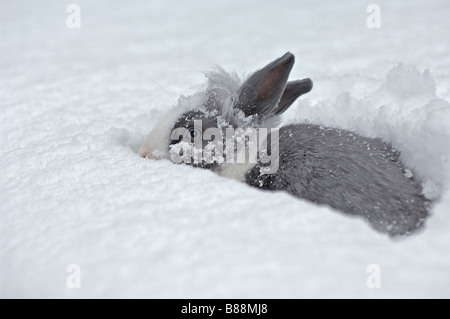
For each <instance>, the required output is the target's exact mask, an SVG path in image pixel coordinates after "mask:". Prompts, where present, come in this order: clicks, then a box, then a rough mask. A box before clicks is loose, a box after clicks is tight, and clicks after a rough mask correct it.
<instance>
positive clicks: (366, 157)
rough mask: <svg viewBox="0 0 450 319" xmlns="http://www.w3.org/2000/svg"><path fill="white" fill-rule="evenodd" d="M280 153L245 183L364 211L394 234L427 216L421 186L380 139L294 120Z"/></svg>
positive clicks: (408, 230)
mask: <svg viewBox="0 0 450 319" xmlns="http://www.w3.org/2000/svg"><path fill="white" fill-rule="evenodd" d="M279 154H280V166H279V170H278V171H277V172H276V173H275V174H272V175H262V174H261V173H260V168H261V165H257V166H255V167H254V168H253V169H252V170H250V172H249V173H248V174H247V176H246V182H247V184H249V185H251V186H254V187H258V188H261V189H267V190H285V191H287V192H289V193H291V194H292V195H295V196H298V197H301V198H304V199H307V200H310V201H312V202H315V203H318V204H326V205H329V206H331V207H333V208H336V209H338V210H340V211H342V212H345V213H348V214H352V215H360V216H362V217H364V218H365V219H367V220H368V221H369V222H370V224H371V225H372V226H373V227H374V228H375V229H377V230H379V231H381V232H386V233H388V234H390V235H402V234H410V233H412V232H413V231H415V230H416V229H418V228H419V227H420V226H422V225H423V223H424V221H425V218H426V217H427V216H428V208H429V202H428V201H427V200H426V199H425V197H424V196H423V195H422V194H421V186H420V184H419V183H418V182H417V181H416V180H414V178H407V177H406V176H405V174H406V172H405V167H404V166H403V164H402V163H401V161H400V159H399V155H400V152H399V151H397V150H394V149H393V148H392V147H391V145H389V144H387V143H385V142H383V141H382V140H380V139H371V138H364V137H361V136H359V135H357V134H355V133H353V132H349V131H344V130H337V129H333V128H324V127H321V126H318V125H312V124H293V125H288V126H285V127H282V128H281V129H280V143H279Z"/></svg>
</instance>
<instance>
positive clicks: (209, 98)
mask: <svg viewBox="0 0 450 319" xmlns="http://www.w3.org/2000/svg"><path fill="white" fill-rule="evenodd" d="M293 64H294V55H292V54H291V53H289V52H288V53H286V54H285V55H283V56H282V57H280V58H278V59H276V60H274V61H273V62H271V63H269V64H268V65H267V66H265V67H264V68H262V69H261V70H259V71H257V72H255V73H253V74H252V75H251V76H250V77H249V78H248V79H247V80H246V81H245V82H244V83H241V82H240V80H237V77H236V75H235V74H227V73H226V72H225V71H223V70H222V69H220V68H218V71H217V72H215V73H210V74H208V75H207V76H208V79H209V83H208V88H207V89H206V90H205V92H204V98H202V99H201V100H202V101H203V102H202V103H203V104H200V105H193V108H192V109H191V110H187V111H185V112H184V113H183V114H182V115H181V116H180V117H179V118H178V120H176V121H175V123H174V124H173V128H177V127H183V128H186V129H192V127H193V122H194V120H202V123H203V128H202V130H205V129H206V128H209V127H219V128H220V129H221V130H225V129H226V128H227V127H232V128H238V127H242V128H246V127H253V128H257V127H266V128H270V127H274V125H275V123H277V121H278V120H279V115H280V114H281V113H283V112H284V111H285V110H286V109H287V108H288V107H289V106H290V105H291V104H292V103H293V102H294V101H295V100H296V99H297V98H298V97H299V96H301V95H302V94H305V93H308V92H309V91H310V90H311V89H312V81H311V80H310V79H303V80H298V81H291V82H287V79H288V76H289V73H290V71H291V69H292V66H293ZM188 102H189V103H188V104H189V105H190V100H188ZM279 133H280V137H279V149H278V151H279V169H278V171H277V172H276V173H275V174H263V173H261V168H262V167H263V166H264V165H263V164H261V162H259V164H253V165H248V166H245V165H241V166H239V167H236V170H234V171H233V167H232V166H231V167H230V165H234V164H229V163H227V164H223V163H213V164H205V163H200V164H198V165H194V166H197V167H202V168H206V169H211V170H213V171H215V172H217V173H219V174H221V175H225V176H236V175H239V174H241V173H242V175H241V176H242V178H238V177H236V178H238V179H242V180H245V182H246V183H247V184H249V185H251V186H254V187H257V188H260V189H264V190H272V191H276V190H283V191H287V192H288V193H290V194H292V195H295V196H297V197H300V198H304V199H307V200H310V201H312V202H314V203H318V204H324V205H329V206H331V207H333V208H335V209H338V210H340V211H342V212H344V213H347V214H351V215H358V216H361V217H363V218H364V219H366V220H367V221H368V222H369V223H370V224H371V225H372V226H373V227H374V228H375V229H376V230H378V231H380V232H384V233H387V234H389V235H392V236H395V235H408V234H411V233H412V232H414V231H415V230H417V229H419V228H420V227H421V226H422V225H423V224H424V221H425V219H426V217H427V216H428V211H429V206H430V202H429V201H428V200H427V199H426V198H425V197H424V196H423V195H422V187H421V185H420V183H419V182H418V181H417V180H415V179H414V178H410V177H408V174H406V168H405V166H404V165H403V164H402V162H401V161H400V152H399V151H397V150H394V149H393V148H392V146H391V145H390V144H389V143H386V142H384V141H382V140H381V139H377V138H365V137H362V136H359V135H357V134H356V133H353V132H350V131H345V130H339V129H335V128H326V127H325V128H324V127H322V126H318V125H314V124H294V125H288V126H284V127H281V128H280V131H279ZM149 136H159V135H158V134H154V135H149ZM215 138H220V137H217V136H216V137H215ZM222 138H223V137H222ZM192 142H193V141H192ZM177 143H179V140H175V141H171V142H170V145H168V146H167V147H168V148H170V147H171V146H172V145H176V144H177ZM153 144H155V143H154V141H152V140H151V139H150V138H149V139H148V140H147V141H146V144H145V145H144V146H143V148H142V150H141V152H140V154H141V155H142V156H147V154H151V151H152V150H153V149H154V147H153V146H152V145H153ZM207 144H208V142H207V141H203V144H202V145H203V148H204V147H205V146H206V145H207ZM224 144H225V141H224ZM268 144H269V145H270V143H268ZM155 145H156V144H155ZM157 145H160V144H158V143H157ZM270 151H276V150H270ZM236 165H237V164H236ZM229 171H231V173H232V174H229V175H227V174H222V173H223V172H229ZM338 226H339V225H336V227H338Z"/></svg>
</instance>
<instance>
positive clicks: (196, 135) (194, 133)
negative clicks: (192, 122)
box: [189, 127, 202, 140]
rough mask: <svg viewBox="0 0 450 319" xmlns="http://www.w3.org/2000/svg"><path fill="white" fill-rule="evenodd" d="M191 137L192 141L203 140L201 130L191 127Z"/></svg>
mask: <svg viewBox="0 0 450 319" xmlns="http://www.w3.org/2000/svg"><path fill="white" fill-rule="evenodd" d="M189 135H190V138H191V140H197V139H199V138H201V136H202V132H201V131H200V130H199V129H196V128H193V127H191V128H190V129H189Z"/></svg>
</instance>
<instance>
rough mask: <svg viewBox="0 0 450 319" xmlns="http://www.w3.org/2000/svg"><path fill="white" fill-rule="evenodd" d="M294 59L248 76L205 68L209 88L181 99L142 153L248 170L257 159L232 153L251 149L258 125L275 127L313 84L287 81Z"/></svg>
mask: <svg viewBox="0 0 450 319" xmlns="http://www.w3.org/2000/svg"><path fill="white" fill-rule="evenodd" d="M294 60H295V58H294V55H293V54H291V53H289V52H288V53H286V54H285V55H283V56H282V57H280V58H278V59H276V60H274V61H273V62H271V63H269V64H268V65H266V66H265V67H264V68H262V69H260V70H258V71H256V72H255V73H253V74H252V75H251V76H249V77H248V78H247V79H246V80H245V81H242V80H241V79H240V78H239V77H238V76H237V75H236V74H234V73H227V72H225V71H224V70H222V69H221V68H217V69H216V70H215V71H213V72H210V73H207V74H206V76H207V78H208V82H207V87H206V89H205V90H203V91H202V92H199V93H197V94H195V95H193V96H190V97H182V98H180V99H179V101H178V106H177V108H176V109H175V110H173V111H172V112H170V113H168V114H167V115H166V117H165V118H164V119H162V120H161V121H160V122H159V123H158V124H157V125H156V127H155V128H154V129H153V131H152V132H151V133H150V134H149V135H148V137H147V140H146V142H145V143H144V145H143V146H142V148H141V150H140V152H139V154H140V155H141V156H142V157H149V158H156V159H157V158H167V159H171V160H172V161H173V162H175V163H181V162H183V163H185V164H188V165H193V166H195V167H201V168H207V169H212V170H214V171H217V172H218V173H219V174H220V173H223V172H228V171H230V170H231V171H233V174H234V173H235V172H236V171H248V169H250V168H251V167H252V166H253V165H254V164H256V162H255V163H253V162H252V163H250V162H249V159H248V158H247V160H246V161H244V162H242V163H241V162H238V163H236V161H234V160H231V161H228V159H230V158H231V156H230V153H233V154H234V153H239V152H246V151H248V148H249V143H251V142H255V141H257V139H253V137H254V136H253V135H255V129H259V128H272V127H275V126H276V125H277V123H278V121H279V117H280V115H281V114H282V113H283V112H284V111H285V110H286V109H287V108H288V107H289V106H290V105H291V104H292V103H293V102H294V101H295V100H296V99H297V98H298V97H299V96H300V95H302V94H305V93H308V92H309V91H310V90H311V89H312V81H311V80H310V79H303V80H299V81H291V82H288V81H287V80H288V77H289V73H290V71H291V69H292V67H293V65H294ZM236 131H237V132H238V133H236ZM260 138H261V137H260ZM230 142H232V143H230ZM237 157H239V154H238V156H237ZM244 157H245V154H244ZM233 158H234V157H233ZM251 164H253V165H251ZM233 174H231V175H233ZM225 175H230V174H229V173H225ZM238 175H242V174H238ZM241 177H242V178H243V176H241ZM242 178H240V179H242Z"/></svg>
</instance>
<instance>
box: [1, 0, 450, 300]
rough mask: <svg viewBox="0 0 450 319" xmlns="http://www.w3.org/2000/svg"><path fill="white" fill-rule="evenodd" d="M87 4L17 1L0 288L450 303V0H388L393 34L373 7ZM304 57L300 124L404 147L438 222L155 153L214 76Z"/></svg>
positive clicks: (6, 16)
mask: <svg viewBox="0 0 450 319" xmlns="http://www.w3.org/2000/svg"><path fill="white" fill-rule="evenodd" d="M76 3H77V4H78V5H79V6H80V8H81V28H80V29H69V28H68V27H67V25H66V19H67V17H68V15H69V14H68V13H67V12H66V8H67V6H68V5H69V4H70V2H61V1H56V0H41V1H39V2H36V3H31V2H29V1H20V0H14V1H13V0H2V1H1V3H0V39H1V41H0V66H1V67H0V119H1V123H2V125H1V126H0V138H1V140H0V154H1V159H0V234H1V236H0V297H2V298H12V297H20V298H23V297H40V298H48V297H61V298H92V297H108V298H112V297H119V298H123V297H139V298H141V297H149V298H164V297H166V298H201V297H205V298H219V297H223V298H279V297H286V298H298V297H321V298H326V297H357V298H398V297H409V298H416V297H426V298H432V297H439V298H442V297H446V298H448V297H450V288H449V287H450V275H449V272H448V269H449V267H450V250H449V244H450V232H449V231H448V230H449V229H450V216H449V211H450V191H449V187H450V173H449V172H450V163H449V158H450V147H449V142H448V141H449V138H450V127H449V125H448V123H450V104H449V101H450V89H449V88H450V73H449V72H448V70H449V67H450V56H449V55H448V50H449V48H450V39H449V38H448V30H449V29H450V21H449V20H448V19H447V15H448V12H449V9H450V4H449V2H448V1H446V0H433V1H429V0H427V1H425V0H419V1H414V3H411V2H407V1H396V2H395V3H393V2H389V1H385V0H383V1H377V4H378V5H379V6H380V8H381V28H380V29H369V28H367V26H366V19H367V17H368V15H369V14H368V13H367V12H366V8H367V6H368V5H369V4H370V3H371V2H367V1H347V0H346V1H341V2H339V3H337V2H331V1H323V2H320V3H318V2H316V1H302V2H299V1H288V0H284V1H277V2H273V1H271V2H269V1H265V2H261V1H256V0H249V1H245V2H238V1H235V0H230V1H195V2H193V1H192V2H191V1H172V0H171V1H143V0H141V1H133V2H129V3H126V2H123V1H122V2H119V1H106V0H96V1H86V0H83V1H76ZM286 51H291V52H292V53H294V54H295V55H296V61H297V62H296V65H295V66H294V69H293V71H292V74H291V76H292V78H295V79H296V78H304V77H311V78H312V79H313V81H314V88H313V90H312V92H311V93H309V94H308V95H307V96H305V97H304V98H302V99H301V101H299V102H297V103H296V104H295V106H293V107H292V108H291V109H290V110H289V111H288V112H287V113H286V116H285V121H286V122H298V121H305V120H308V121H311V122H314V123H320V124H323V125H328V126H334V127H341V128H343V129H352V130H355V131H356V132H358V133H361V134H365V135H368V136H381V137H383V138H384V139H386V140H389V141H391V142H392V143H393V144H394V145H395V146H396V147H397V148H399V149H400V150H401V151H402V157H403V160H404V161H405V162H406V163H407V164H408V167H409V168H410V172H411V174H414V175H417V176H418V177H419V178H420V179H421V180H422V181H423V182H424V185H425V191H426V194H427V196H429V197H432V198H437V199H436V202H435V205H434V208H433V215H432V216H431V217H430V218H429V220H428V222H427V225H426V228H425V229H424V230H423V231H422V232H420V233H418V234H416V235H414V236H411V237H407V238H403V239H397V240H392V239H390V238H388V237H387V236H385V235H382V234H379V233H377V232H375V231H374V230H372V229H371V228H370V227H369V226H368V225H367V224H366V223H365V222H364V221H362V220H360V219H355V218H350V217H348V216H345V215H343V214H341V213H339V212H337V211H334V210H332V209H330V208H327V207H323V206H316V205H314V204H312V203H309V202H306V201H302V200H300V199H297V198H294V197H291V196H289V195H287V194H285V193H282V192H280V193H268V192H262V191H260V190H257V189H253V188H251V187H248V186H247V185H245V184H243V183H239V182H237V181H234V180H231V179H227V178H223V177H219V176H217V175H215V174H214V173H212V172H209V171H205V170H200V169H193V168H191V167H188V166H184V165H175V164H173V163H171V162H170V161H167V160H160V161H156V160H148V159H147V160H145V159H142V158H141V157H140V156H139V155H138V154H137V153H138V151H139V148H140V147H141V146H142V144H143V142H144V140H145V136H146V134H147V133H148V132H149V131H150V130H151V129H152V128H153V127H154V126H155V125H156V123H157V122H158V120H159V119H161V118H163V116H164V113H166V112H167V111H168V110H170V108H171V107H172V106H173V105H176V100H177V98H178V96H180V95H187V94H193V93H195V92H196V90H197V88H198V86H199V85H202V83H203V82H204V81H205V78H204V76H203V75H202V72H203V71H205V70H209V69H211V68H212V66H213V65H214V64H219V65H221V66H222V67H224V68H225V69H227V70H234V71H237V72H240V73H244V72H246V73H248V72H251V71H253V70H255V69H257V68H259V67H262V66H263V65H265V64H266V63H268V62H270V61H271V60H273V59H274V58H276V57H279V56H281V55H282V54H284V53H285V52H286ZM72 264H76V265H79V267H80V270H81V274H80V279H81V287H80V288H79V289H77V288H69V287H68V285H67V284H66V281H67V279H68V277H69V275H71V274H70V273H68V272H67V269H68V266H69V265H72ZM373 264H375V265H378V266H379V269H380V276H381V281H380V284H381V286H380V288H372V289H371V288H369V287H368V285H367V280H368V278H369V277H370V275H371V273H370V272H367V270H368V269H369V270H370V269H374V268H373V267H371V265H373Z"/></svg>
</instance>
